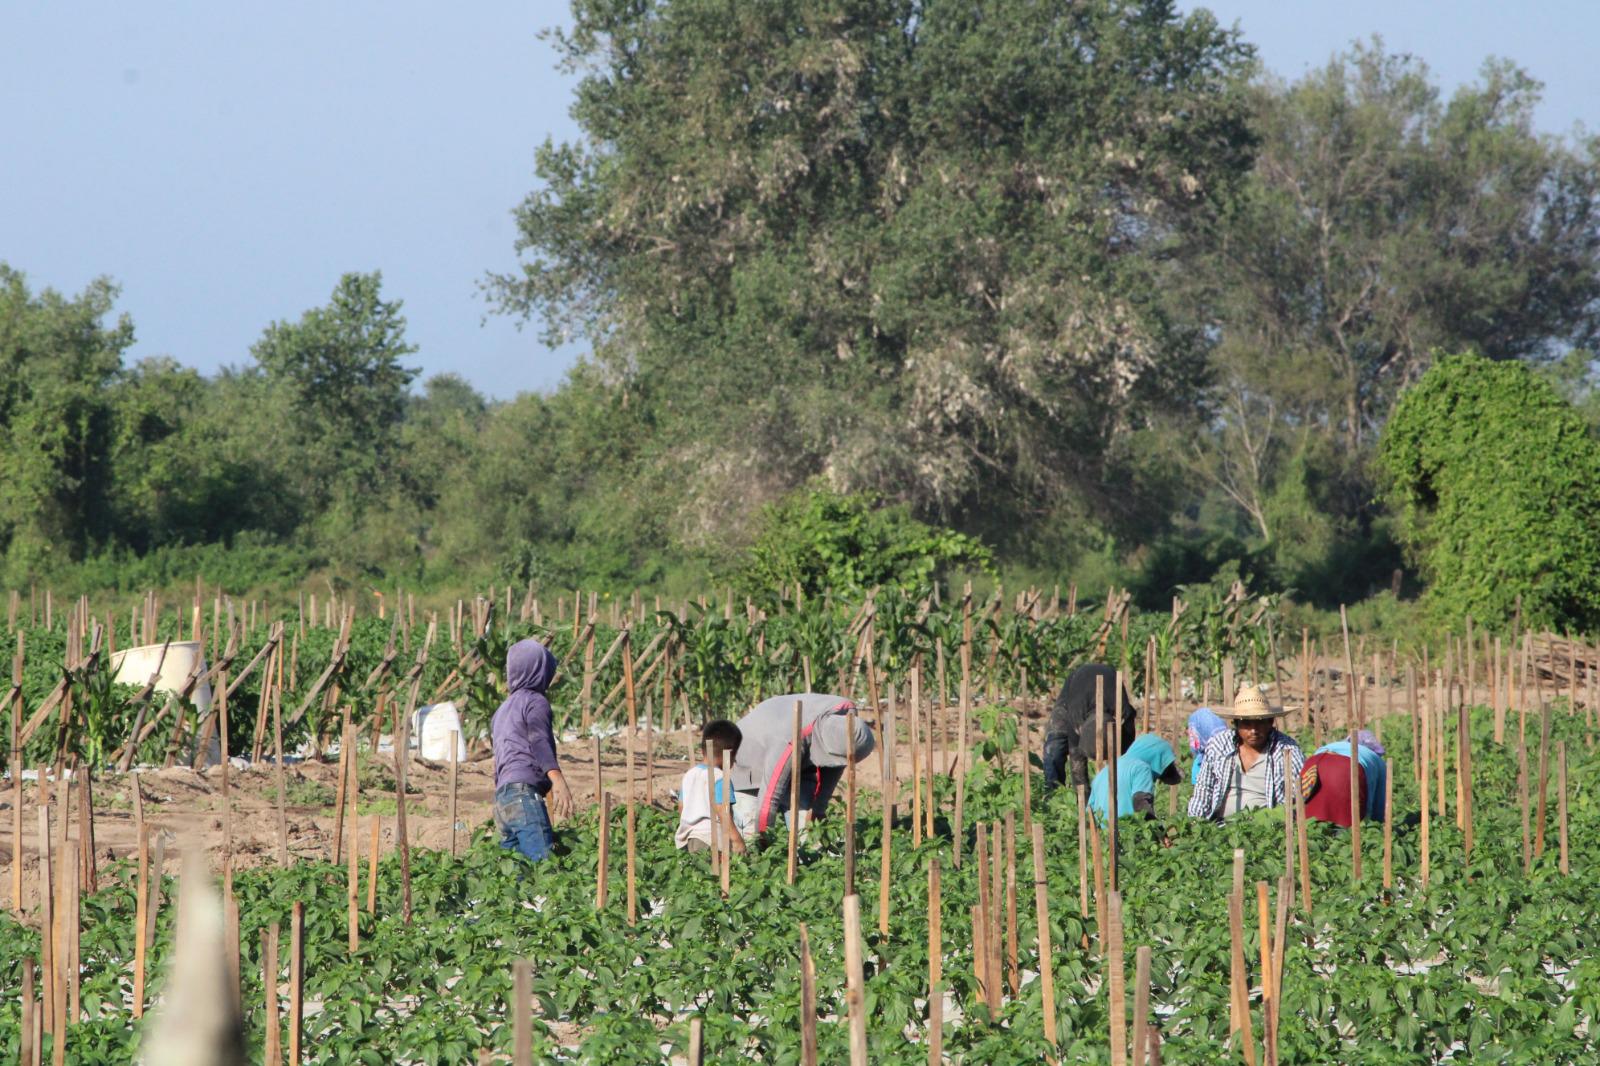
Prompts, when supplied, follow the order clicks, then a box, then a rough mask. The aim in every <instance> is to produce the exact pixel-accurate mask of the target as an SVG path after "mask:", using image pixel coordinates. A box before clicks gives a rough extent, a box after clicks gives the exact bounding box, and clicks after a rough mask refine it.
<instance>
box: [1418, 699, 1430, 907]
mask: <svg viewBox="0 0 1600 1066" xmlns="http://www.w3.org/2000/svg"><path fill="white" fill-rule="evenodd" d="M1432 718H1433V715H1432V714H1431V713H1430V712H1427V711H1424V712H1423V714H1422V724H1421V728H1422V744H1421V747H1420V750H1421V752H1422V760H1421V762H1420V763H1419V764H1418V766H1419V769H1420V771H1421V778H1422V782H1421V784H1422V787H1421V788H1420V789H1419V790H1418V792H1419V795H1420V797H1421V800H1422V836H1421V848H1422V853H1421V856H1420V857H1419V862H1420V868H1419V869H1418V871H1417V880H1418V883H1419V884H1420V885H1421V886H1422V889H1423V891H1427V888H1428V873H1429V862H1430V859H1431V856H1430V854H1429V847H1428V831H1429V828H1430V821H1431V818H1430V811H1429V810H1428V788H1429V781H1428V759H1429V756H1430V754H1431V752H1432V750H1433V741H1432V738H1431V737H1430V736H1429V723H1430V721H1431V720H1432Z"/></svg>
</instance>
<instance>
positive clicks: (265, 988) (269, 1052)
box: [261, 922, 283, 1066]
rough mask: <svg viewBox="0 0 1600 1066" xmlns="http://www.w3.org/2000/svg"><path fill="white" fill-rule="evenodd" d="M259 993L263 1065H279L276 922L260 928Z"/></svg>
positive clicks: (281, 1043)
mask: <svg viewBox="0 0 1600 1066" xmlns="http://www.w3.org/2000/svg"><path fill="white" fill-rule="evenodd" d="M261 995H262V999H264V1000H265V1004H264V1005H265V1008H266V1015H265V1024H266V1030H267V1036H266V1044H265V1048H264V1050H263V1053H262V1059H261V1061H262V1064H263V1066H280V1064H281V1063H282V1061H283V1022H282V1020H281V1019H280V1018H279V1016H278V924H277V923H276V922H274V923H273V924H271V925H269V926H267V927H266V928H264V929H262V930H261Z"/></svg>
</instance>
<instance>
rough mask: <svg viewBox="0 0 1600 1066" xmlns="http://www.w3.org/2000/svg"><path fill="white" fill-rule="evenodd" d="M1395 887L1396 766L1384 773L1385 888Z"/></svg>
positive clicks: (1387, 889)
mask: <svg viewBox="0 0 1600 1066" xmlns="http://www.w3.org/2000/svg"><path fill="white" fill-rule="evenodd" d="M1393 887H1394V768H1393V767H1390V768H1389V772H1388V773H1386V774H1384V775H1383V889H1384V891H1385V892H1387V891H1389V890H1390V889H1391V888H1393Z"/></svg>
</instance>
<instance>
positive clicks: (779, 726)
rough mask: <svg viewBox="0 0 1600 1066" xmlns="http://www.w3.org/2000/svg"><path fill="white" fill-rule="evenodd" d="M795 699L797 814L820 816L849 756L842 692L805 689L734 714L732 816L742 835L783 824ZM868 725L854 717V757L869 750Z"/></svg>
mask: <svg viewBox="0 0 1600 1066" xmlns="http://www.w3.org/2000/svg"><path fill="white" fill-rule="evenodd" d="M796 701H799V703H800V753H799V759H798V769H799V773H800V807H799V811H800V815H801V824H802V825H804V821H805V819H806V818H808V817H809V818H821V817H822V816H823V814H824V812H825V811H826V810H827V808H828V801H829V800H830V799H831V798H832V796H833V790H834V789H835V788H836V787H837V786H838V784H839V778H841V777H842V776H844V769H845V764H846V763H847V762H848V761H849V758H850V712H851V711H852V710H854V709H855V704H854V703H852V702H851V701H850V700H848V699H846V698H845V697H843V696H831V695H827V694H823V693H816V692H804V693H796V694H791V695H786V696H773V697H772V698H771V699H767V700H762V701H761V702H760V703H758V704H756V705H755V706H754V707H752V708H751V709H750V712H749V713H748V714H746V715H745V716H744V717H743V718H741V719H740V720H739V735H740V737H741V738H742V739H741V741H740V744H739V755H738V757H737V758H736V759H735V760H734V763H733V787H734V790H735V796H734V814H733V816H734V821H735V822H737V823H738V825H739V830H740V832H742V833H743V834H744V835H745V837H746V839H748V838H750V837H751V836H752V835H755V834H759V833H765V832H766V831H767V830H768V829H770V828H771V827H772V826H773V825H775V824H783V822H784V818H785V816H786V815H787V814H788V811H789V800H790V783H789V780H790V778H789V775H790V773H791V772H792V771H793V770H794V769H795V767H796V759H795V758H794V751H793V748H794V705H795V702H796ZM872 749H873V737H872V729H871V727H870V726H868V725H867V723H866V722H863V721H862V720H861V719H860V718H857V719H856V728H855V758H856V759H857V760H858V761H859V760H861V759H864V758H866V757H867V756H868V755H870V754H872Z"/></svg>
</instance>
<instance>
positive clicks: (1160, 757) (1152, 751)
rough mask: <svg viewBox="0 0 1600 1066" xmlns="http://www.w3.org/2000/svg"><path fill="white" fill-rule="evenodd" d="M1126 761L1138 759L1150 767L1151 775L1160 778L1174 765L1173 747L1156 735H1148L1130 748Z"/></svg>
mask: <svg viewBox="0 0 1600 1066" xmlns="http://www.w3.org/2000/svg"><path fill="white" fill-rule="evenodd" d="M1123 758H1124V759H1138V760H1139V761H1140V762H1142V763H1144V764H1145V765H1146V766H1148V767H1150V773H1151V774H1152V775H1153V776H1155V777H1160V776H1161V775H1162V774H1164V773H1166V772H1167V767H1169V766H1171V765H1172V764H1173V762H1174V761H1176V760H1174V758H1173V756H1172V745H1171V744H1168V743H1167V742H1166V741H1165V740H1164V739H1162V738H1161V737H1158V736H1156V735H1155V734H1154V733H1146V734H1145V735H1144V736H1142V737H1139V738H1138V739H1136V740H1135V741H1134V742H1133V743H1132V744H1130V745H1129V746H1128V751H1127V754H1125V755H1124V756H1123Z"/></svg>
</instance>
